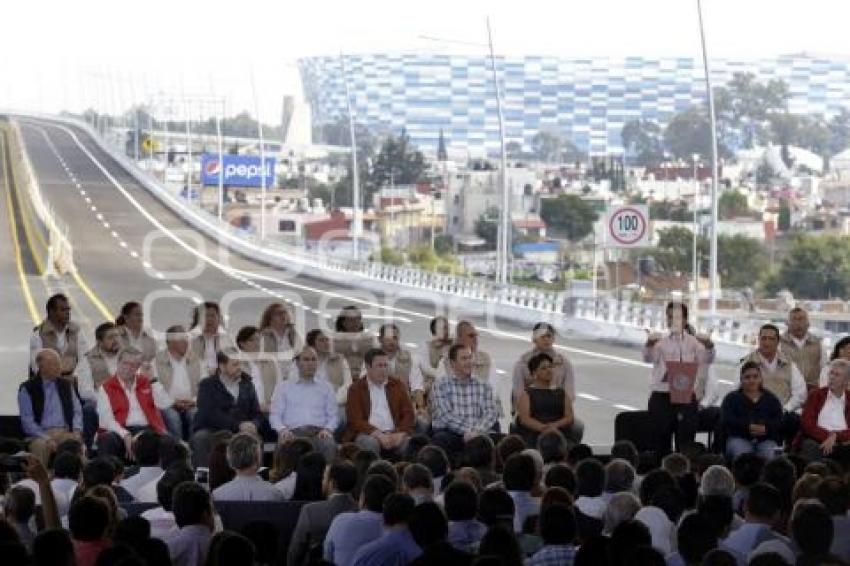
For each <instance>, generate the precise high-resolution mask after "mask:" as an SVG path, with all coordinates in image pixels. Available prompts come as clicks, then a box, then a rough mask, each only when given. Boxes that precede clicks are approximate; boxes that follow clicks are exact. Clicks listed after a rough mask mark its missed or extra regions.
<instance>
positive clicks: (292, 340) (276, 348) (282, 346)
mask: <svg viewBox="0 0 850 566" xmlns="http://www.w3.org/2000/svg"><path fill="white" fill-rule="evenodd" d="M260 337H261V339H262V341H263V352H266V353H269V354H271V353H276V354H283V353H286V354H292V355H295V353H296V352H300V351H301V348H302V347H303V344H302V342H301V338H300V337H299V336H298V334H296V333H295V329H294V328H293V327H291V326H290V327H289V328H288V329H287V331H286V334H285V335H284V339H283V343H279V342H278V338H277V334H275V331H274V330H272V329H271V328H265V329H263V330H261V331H260ZM290 357H291V356H290Z"/></svg>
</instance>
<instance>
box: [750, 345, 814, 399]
mask: <svg viewBox="0 0 850 566" xmlns="http://www.w3.org/2000/svg"><path fill="white" fill-rule="evenodd" d="M759 362H760V363H761V367H762V368H764V369H766V370H767V371H776V366H777V364H778V363H779V356H778V355H777V356H775V357H774V358H773V360H772V361H770V362H768V361H767V360H766V359H765V358H764V356H762V355H761V354H759ZM788 363H789V364H791V397H790V398H789V399H788V402H787V403H785V406H783V407H782V409H783V410H784V411H786V412H788V413H793V412H794V411H799V410H800V409H802V408H803V403H805V402H806V396H807V395H808V394H809V390H808V388H807V387H806V380H805V379H803V374H802V373H800V369H799V368H798V367H797V364H795V363H794V362H792V361H791V360H788Z"/></svg>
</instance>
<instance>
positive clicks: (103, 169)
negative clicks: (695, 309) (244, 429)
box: [45, 124, 652, 368]
mask: <svg viewBox="0 0 850 566" xmlns="http://www.w3.org/2000/svg"><path fill="white" fill-rule="evenodd" d="M50 127H52V128H55V129H59V130H62V131H64V132H65V133H66V134H67V135H68V136H70V137H71V139H72V140H74V143H75V144H76V145H77V147H79V148H80V151H82V152H83V153H84V154H85V155H86V157H88V158H89V160H91V162H92V163H94V165H95V166H96V167H97V168H98V169H100V171H101V173H103V175H104V176H105V177H106V178H107V179H108V180H109V181H110V182H111V183H112V184H113V185H114V186H115V188H116V189H118V191H119V192H120V193H121V194H122V195H123V196H124V198H126V199H127V201H128V202H129V203H130V204H132V205H133V207H134V208H135V209H136V210H138V211H139V213H140V214H141V215H142V216H144V217H145V218H147V219H148V221H149V222H150V223H151V224H153V225H154V226H155V227H156V228H157V229H159V230H161V231H162V233H164V234H166V235H167V236H168V237H170V238H171V239H172V240H173V241H174V242H175V243H176V244H178V245H179V246H180V247H182V248H183V249H185V250H186V251H187V252H189V253H190V254H192V255H194V256H195V257H197V258H199V259H201V260H202V261H204V262H206V263H208V264H209V265H212V266H214V267H216V268H217V269H219V270H220V271H221V272H222V273H224V274H225V275H230V276H232V275H233V274H239V275H242V276H243V277H244V276H250V277H252V278H254V279H257V280H263V281H266V282H270V283H277V284H279V285H283V286H287V287H291V288H294V289H300V290H302V291H306V292H309V293H317V294H320V295H325V296H328V297H334V298H340V299H345V300H348V301H353V302H355V303H360V304H364V305H367V306H371V307H375V308H379V309H384V310H389V311H393V312H400V313H403V314H408V315H410V316H414V317H416V318H420V319H430V318H432V317H431V316H430V315H426V314H422V313H419V312H416V311H411V310H408V309H402V308H398V307H388V306H386V305H381V304H379V303H373V302H370V301H364V300H363V299H359V298H355V297H349V296H347V295H345V294H343V293H337V292H333V291H326V290H322V289H315V288H311V287H308V286H306V285H299V284H297V283H294V282H291V281H284V280H280V279H277V278H274V277H271V276H268V275H262V274H259V273H253V272H250V271H245V270H242V269H234V268H232V267H228V266H226V265H223V264H222V263H220V262H218V261H216V260H213V259H212V258H210V257H208V256H206V255H204V254H202V253H200V252H199V251H198V250H197V249H195V248H193V247H192V246H190V245H189V244H187V243H186V242H185V241H183V240H182V239H180V238H179V237H177V235H176V234H174V233H173V232H172V231H171V230H169V229H168V228H166V227H165V226H164V225H163V224H162V223H161V222H160V221H159V220H158V219H157V218H155V217H154V216H153V215H152V214H151V213H150V212H148V211H147V210H146V209H145V208H144V207H143V206H142V205H141V204H140V203H139V201H138V200H136V198H135V197H133V195H131V194H130V193H129V192H128V191H127V189H126V188H125V187H124V186H123V185H122V184H121V183H119V182H118V180H117V179H116V178H115V177H114V176H113V175H112V174H111V173H110V172H109V171H108V170H107V169H106V167H104V166H103V164H102V163H101V162H100V161H98V159H97V158H96V157H95V156H94V155H93V154H92V153H91V151H89V149H88V148H87V147H86V146H85V145H84V144H83V143H82V142H81V141H80V140H79V138H78V137H77V135H76V134H75V133H74V132H72V131H71V130H70V129H68V128H66V127H65V126H59V125H53V124H50ZM45 135H46V132H45ZM296 306H298V307H300V306H301V305H300V304H297V305H296ZM480 330H481V331H483V332H486V333H488V334H490V335H491V336H501V337H505V338H512V339H515V340H520V341H523V342H527V341H528V337H527V336H520V335H518V334H514V333H511V332H503V331H500V330H491V329H488V328H482V329H480ZM555 347H556V348H558V349H560V350H563V351H565V352H573V353H576V354H581V355H584V356H588V357H592V358H598V359H603V360H609V361H612V362H617V363H620V364H625V365H630V366H635V367H644V368H648V367H652V366H651V365H650V364H647V363H644V362H639V361H636V360H632V359H629V358H622V357H619V356H614V355H610V354H602V353H599V352H592V351H590V350H584V349H581V348H572V347H568V346H560V345H555Z"/></svg>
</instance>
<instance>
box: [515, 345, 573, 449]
mask: <svg viewBox="0 0 850 566" xmlns="http://www.w3.org/2000/svg"><path fill="white" fill-rule="evenodd" d="M552 363H553V362H552V358H551V357H550V356H549V355H548V354H546V353H542V352H541V353H539V354H537V355H536V356H533V357H532V358H531V359H530V360H528V371H529V373H530V374H531V377H532V382H531V384H530V385H529V386H528V387H526V389H525V391H524V392H523V393H522V395H520V397H519V401H518V402H517V427H516V428H517V433H518V434H520V435H521V436H522V437H523V438H524V439H525V442H526V443H527V444H528V446H530V447H534V446H537V437H538V436H540V434H542V433H544V432H546V431H549V430H558V431H560V432H561V433H562V434H563V435H564V436H565V437H566V438H567V439H574V438H573V437H574V436H575V435H574V431H573V430H572V425H573V420H574V418H573V405H572V402H571V401H570V398H569V397H568V396H567V394H566V392H565V391H564V390H563V389H561V388H557V389H553V388H552ZM579 441H580V439H579Z"/></svg>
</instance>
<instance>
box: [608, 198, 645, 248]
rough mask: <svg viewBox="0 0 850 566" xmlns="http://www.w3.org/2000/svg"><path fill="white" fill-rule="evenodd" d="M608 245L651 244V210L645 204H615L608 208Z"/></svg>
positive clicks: (634, 246)
mask: <svg viewBox="0 0 850 566" xmlns="http://www.w3.org/2000/svg"><path fill="white" fill-rule="evenodd" d="M607 228H608V230H607V231H608V234H607V235H608V245H610V246H612V247H617V248H636V247H642V246H647V245H649V211H648V207H646V206H644V205H627V206H614V207H611V208H610V209H609V210H608V226H607Z"/></svg>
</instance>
